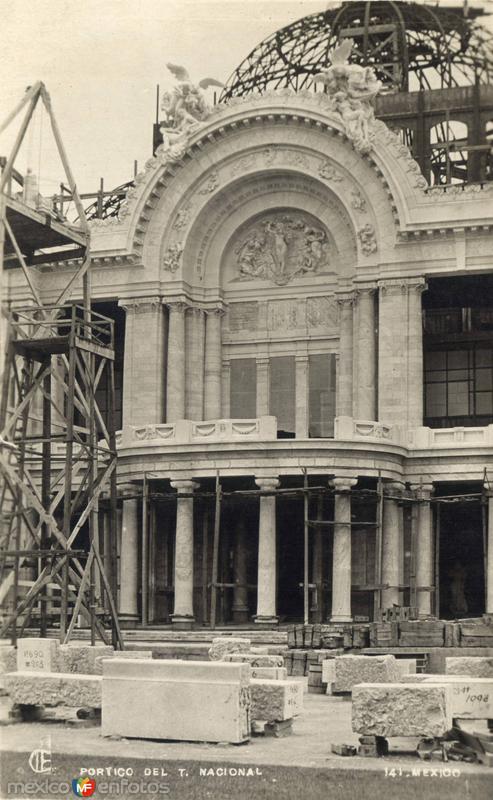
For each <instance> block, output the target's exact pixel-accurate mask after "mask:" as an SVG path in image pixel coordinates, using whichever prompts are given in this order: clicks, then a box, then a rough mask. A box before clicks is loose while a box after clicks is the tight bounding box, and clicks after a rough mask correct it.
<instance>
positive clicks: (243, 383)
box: [230, 358, 257, 419]
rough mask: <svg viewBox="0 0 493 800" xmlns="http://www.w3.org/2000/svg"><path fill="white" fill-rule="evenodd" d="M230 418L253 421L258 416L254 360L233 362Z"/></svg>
mask: <svg viewBox="0 0 493 800" xmlns="http://www.w3.org/2000/svg"><path fill="white" fill-rule="evenodd" d="M230 385H231V389H230V417H231V419H253V418H254V417H256V416H257V364H256V361H255V359H254V358H236V359H234V360H233V361H231V384H230Z"/></svg>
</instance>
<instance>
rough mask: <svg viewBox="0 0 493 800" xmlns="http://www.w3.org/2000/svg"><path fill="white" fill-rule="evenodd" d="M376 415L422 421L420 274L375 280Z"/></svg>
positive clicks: (405, 422) (406, 422)
mask: <svg viewBox="0 0 493 800" xmlns="http://www.w3.org/2000/svg"><path fill="white" fill-rule="evenodd" d="M378 286H379V289H380V294H379V312H378V313H379V326H378V419H379V420H380V421H381V422H386V423H389V424H391V425H398V426H400V427H403V428H404V429H409V428H413V427H416V426H420V425H422V424H423V352H422V351H423V345H422V332H421V326H422V322H421V319H422V316H421V293H422V291H423V289H424V288H425V283H424V279H423V278H413V279H405V278H400V279H395V280H383V281H379V282H378Z"/></svg>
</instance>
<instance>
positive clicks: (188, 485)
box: [170, 478, 200, 494]
mask: <svg viewBox="0 0 493 800" xmlns="http://www.w3.org/2000/svg"><path fill="white" fill-rule="evenodd" d="M170 485H171V488H172V489H176V490H177V492H178V494H180V493H182V492H183V493H187V492H193V490H194V489H199V488H200V483H197V481H191V480H189V479H188V480H185V479H183V480H182V479H181V478H180V479H179V480H176V481H170Z"/></svg>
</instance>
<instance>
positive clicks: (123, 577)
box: [118, 485, 139, 624]
mask: <svg viewBox="0 0 493 800" xmlns="http://www.w3.org/2000/svg"><path fill="white" fill-rule="evenodd" d="M125 489H126V491H127V492H128V493H129V494H130V493H132V492H133V493H136V492H137V487H136V486H132V485H130V486H128V487H125ZM121 525H122V528H121V540H120V542H121V544H120V602H119V612H118V616H119V618H120V620H121V621H122V622H126V623H127V624H129V623H132V622H133V623H135V622H136V621H137V619H138V610H137V594H138V587H139V568H138V548H139V519H138V502H137V500H136V499H133V498H132V499H129V500H125V499H124V500H123V510H122V517H121Z"/></svg>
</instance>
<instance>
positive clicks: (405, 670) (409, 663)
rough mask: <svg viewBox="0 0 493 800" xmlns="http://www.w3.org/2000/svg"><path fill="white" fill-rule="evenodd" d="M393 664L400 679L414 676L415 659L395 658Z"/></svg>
mask: <svg viewBox="0 0 493 800" xmlns="http://www.w3.org/2000/svg"><path fill="white" fill-rule="evenodd" d="M395 664H396V667H397V669H398V670H399V673H400V676H401V677H403V676H406V675H416V659H415V658H396V660H395Z"/></svg>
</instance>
